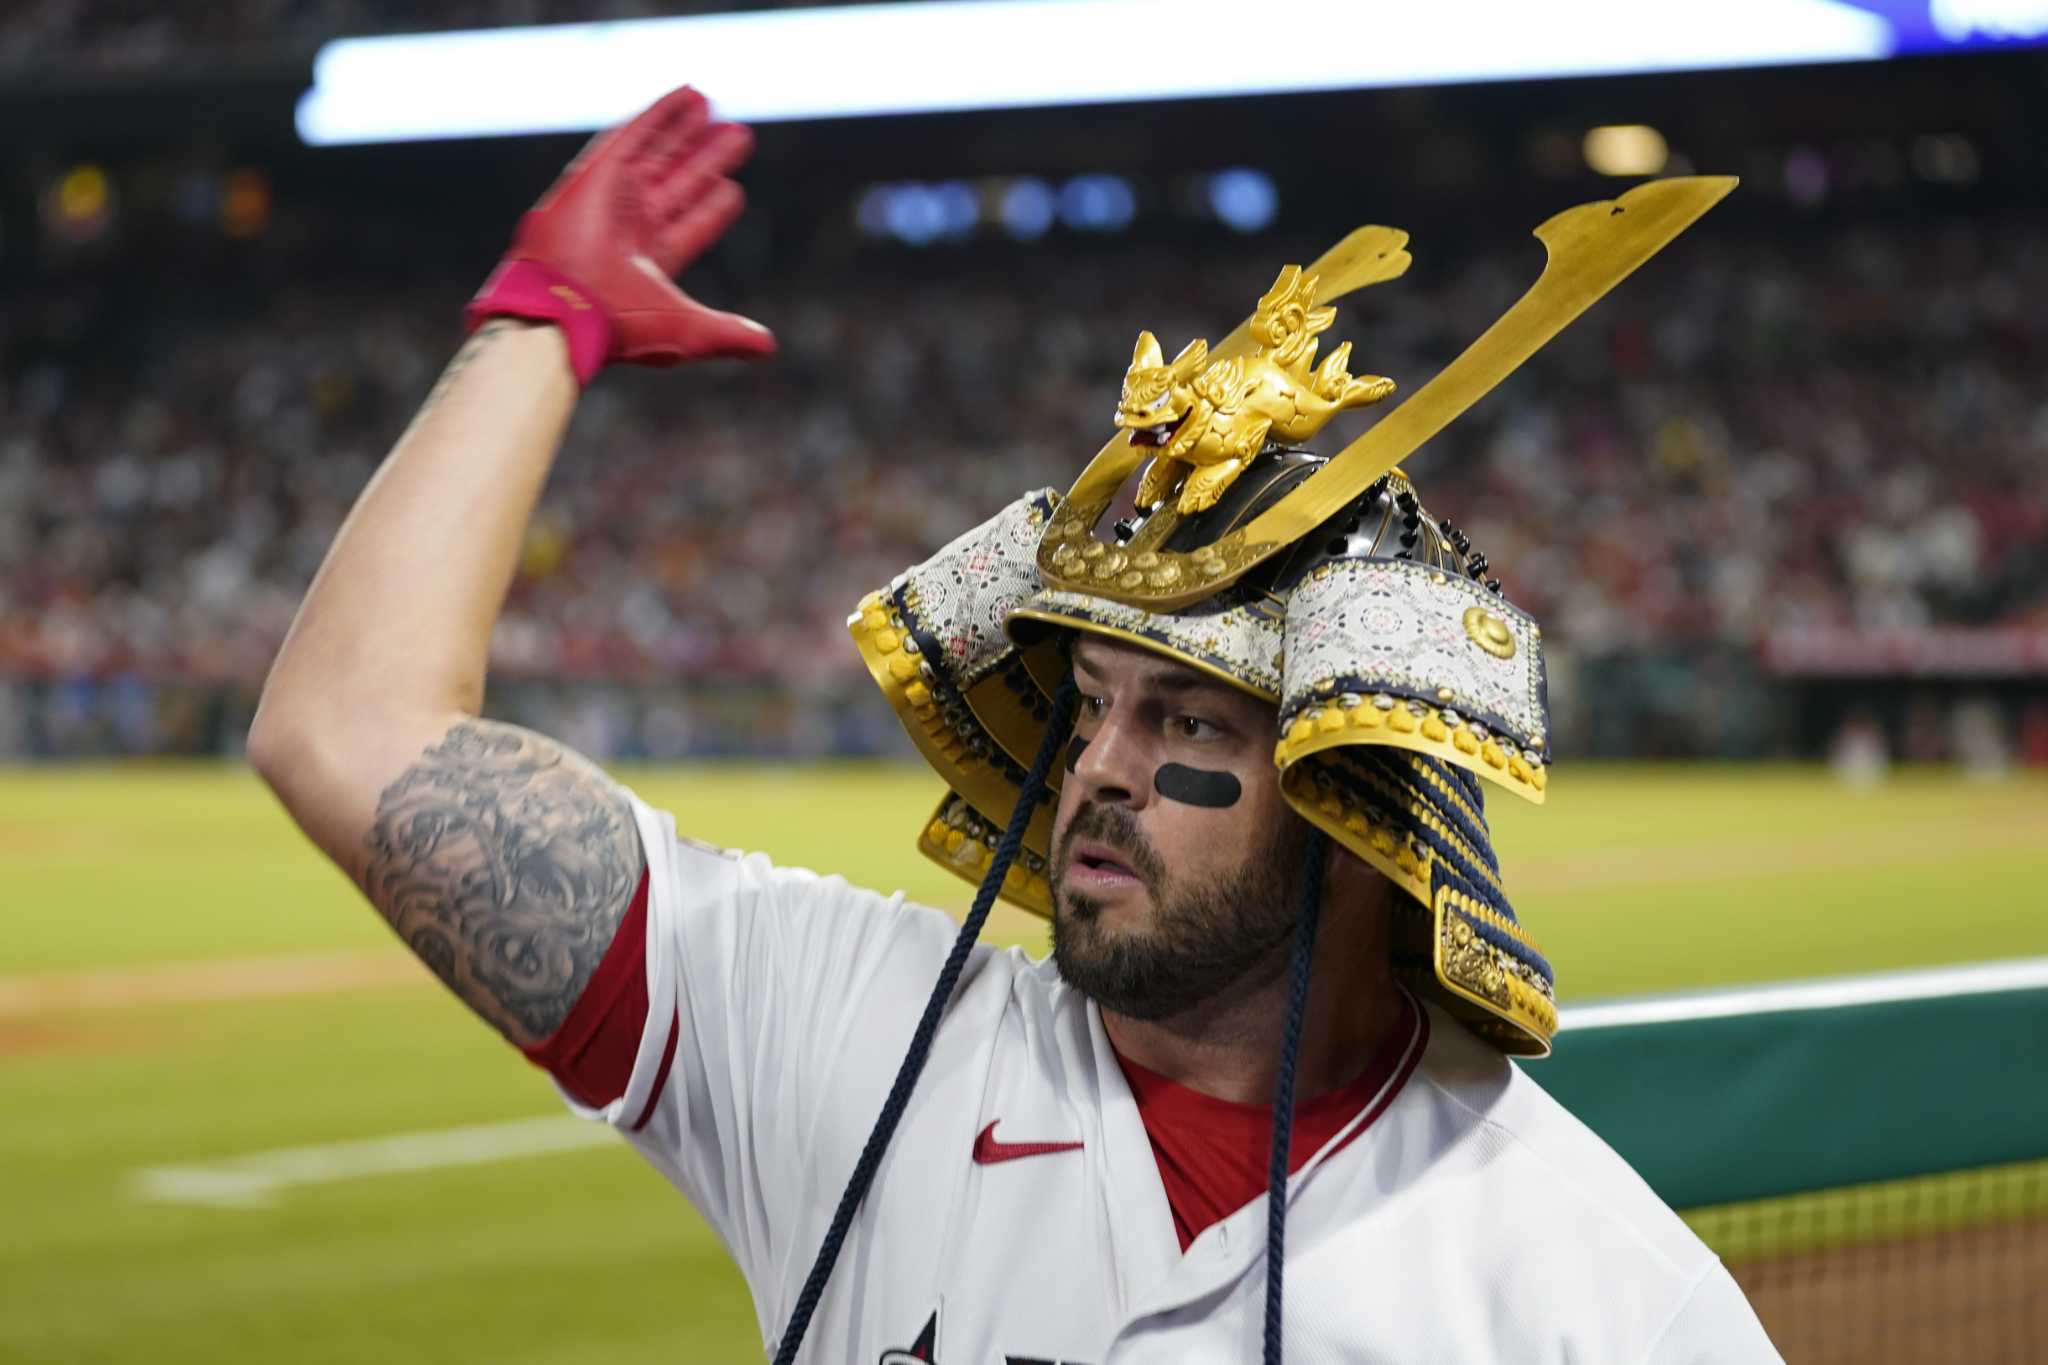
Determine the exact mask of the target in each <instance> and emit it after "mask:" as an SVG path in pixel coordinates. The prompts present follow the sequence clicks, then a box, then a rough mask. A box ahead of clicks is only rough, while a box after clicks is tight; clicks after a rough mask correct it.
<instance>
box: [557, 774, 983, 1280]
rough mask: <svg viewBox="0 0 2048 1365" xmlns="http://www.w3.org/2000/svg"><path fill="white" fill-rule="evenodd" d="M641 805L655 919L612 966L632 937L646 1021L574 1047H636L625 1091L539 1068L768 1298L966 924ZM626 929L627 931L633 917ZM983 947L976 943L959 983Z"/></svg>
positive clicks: (882, 1092)
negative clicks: (680, 826) (668, 1188)
mask: <svg viewBox="0 0 2048 1365" xmlns="http://www.w3.org/2000/svg"><path fill="white" fill-rule="evenodd" d="M633 811H634V817H635V819H636V821H637V823H638V827H639V831H640V838H641V844H642V847H643V848H644V849H645V851H646V854H647V886H646V904H645V910H644V917H643V921H644V923H643V928H642V929H641V930H640V934H639V941H638V944H637V945H635V944H633V943H631V942H628V943H627V945H626V949H625V951H624V952H622V953H616V954H607V959H606V965H607V966H610V965H611V962H612V959H613V957H614V956H617V957H620V958H621V959H622V960H630V958H631V956H632V952H631V950H632V948H633V947H634V946H637V947H638V948H639V950H640V957H641V961H640V970H639V973H638V974H637V975H638V983H637V984H638V985H639V986H640V987H641V988H643V989H644V1005H639V1006H638V1009H639V1011H640V1012H639V1014H638V1017H639V1018H640V1019H641V1020H642V1021H643V1022H642V1023H641V1026H640V1029H639V1032H638V1034H637V1036H636V1037H633V1038H632V1039H631V1040H630V1043H625V1042H621V1041H619V1040H618V1039H617V1038H616V1037H614V1038H613V1040H612V1041H611V1042H609V1043H603V1042H600V1043H599V1044H598V1045H597V1046H596V1047H595V1048H592V1047H590V1046H587V1045H584V1044H580V1043H572V1042H568V1041H564V1042H563V1048H564V1050H565V1051H566V1052H570V1053H574V1052H575V1051H576V1049H577V1048H578V1047H581V1048H582V1052H583V1055H584V1056H585V1057H586V1058H587V1057H588V1056H590V1055H592V1054H593V1053H595V1054H603V1053H604V1052H606V1051H609V1052H611V1053H613V1054H615V1055H624V1054H627V1053H630V1065H629V1066H628V1067H627V1068H626V1073H627V1074H626V1076H625V1079H624V1084H623V1088H622V1089H620V1090H619V1091H618V1092H617V1093H616V1094H615V1095H611V1096H610V1097H609V1098H607V1093H608V1091H609V1090H610V1087H611V1085H613V1084H616V1081H615V1080H614V1081H612V1082H610V1083H608V1084H606V1085H603V1086H600V1087H598V1088H596V1089H592V1088H591V1087H589V1086H588V1085H586V1084H585V1081H584V1078H585V1077H587V1076H589V1075H591V1074H593V1072H592V1071H591V1070H590V1069H589V1068H587V1067H584V1068H565V1067H564V1066H563V1065H561V1064H560V1059H557V1060H556V1061H555V1062H554V1063H544V1064H548V1065H549V1067H550V1070H552V1071H554V1072H555V1074H556V1076H557V1086H558V1088H560V1089H561V1090H562V1093H563V1096H564V1098H565V1100H566V1101H567V1102H568V1103H569V1105H570V1107H571V1109H573V1110H574V1111H576V1112H578V1113H580V1114H582V1115H584V1116H586V1117H589V1118H593V1119H600V1120H602V1121H604V1122H607V1123H610V1124H612V1125H613V1126H614V1127H616V1128H618V1129H619V1130H620V1131H621V1133H622V1134H623V1135H624V1136H625V1137H626V1138H627V1140H628V1141H629V1142H631V1143H632V1144H633V1146H634V1147H635V1148H636V1149H638V1150H639V1152H640V1153H641V1154H642V1156H644V1157H645V1158H646V1159H647V1160H648V1162H649V1163H650V1164H652V1165H653V1166H654V1167H655V1168H656V1169H658V1170H659V1171H660V1172H661V1173H662V1174H663V1175H664V1176H666V1177H667V1178H668V1180H669V1181H670V1182H671V1183H673V1184H674V1185H675V1186H676V1187H677V1188H678V1189H680V1190H681V1191H682V1192H683V1194H684V1195H685V1196H686V1197H687V1198H688V1199H689V1200H690V1202H691V1203H692V1204H694V1205H695V1206H696V1208H697V1209H698V1210H699V1211H700V1212H701V1213H702V1214H703V1215H704V1217H705V1218H706V1220H707V1221H709V1222H710V1224H711V1226H712V1227H713V1229H715V1230H716V1231H717V1232H718V1234H719V1236H720V1238H721V1239H722V1240H723V1241H724V1242H725V1244H726V1246H727V1247H728V1248H729V1249H730V1250H731V1251H732V1253H733V1256H734V1259H735V1260H736V1261H737V1262H738V1263H739V1266H740V1269H741V1271H742V1273H743V1274H745V1275H746V1277H747V1279H748V1282H749V1283H750V1284H753V1285H755V1286H757V1295H756V1297H757V1304H758V1302H759V1299H760V1295H759V1293H758V1287H759V1286H761V1285H762V1284H763V1283H764V1277H765V1281H766V1282H767V1283H775V1282H777V1281H778V1280H779V1278H780V1276H781V1269H782V1261H783V1260H784V1258H786V1257H787V1256H789V1255H790V1254H791V1253H792V1251H793V1250H795V1251H796V1253H797V1254H800V1255H804V1256H808V1255H809V1254H811V1253H812V1252H814V1251H815V1249H816V1248H815V1247H812V1246H805V1247H801V1248H798V1247H797V1244H798V1243H799V1242H802V1241H805V1240H807V1239H810V1238H812V1237H813V1236H814V1235H815V1230H816V1229H818V1228H821V1227H822V1226H823V1222H824V1219H825V1218H826V1217H828V1216H829V1214H830V1212H831V1208H832V1205H833V1203H834V1202H835V1201H836V1199H837V1197H838V1194H839V1189H840V1186H841V1184H842V1183H843V1182H844V1180H845V1179H846V1176H847V1174H848V1173H849V1172H850V1170H851V1169H852V1165H853V1161H854V1158H855V1156H857V1154H858V1152H859V1149H860V1145H861V1143H862V1141H863V1140H864V1139H865V1138H866V1135H867V1131H868V1128H869V1126H870V1125H871V1124H872V1123H873V1121H874V1118H875V1115H876V1113H877V1111H878V1110H879V1109H880V1107H881V1103H882V1100H883V1098H884V1097H885V1096H886V1094H887V1092H888V1087H889V1084H890V1081H891V1080H892V1079H893V1078H894V1076H895V1072H896V1068H897V1065H898V1063H899V1062H900V1061H901V1060H902V1056H903V1052H904V1049H905V1047H906V1046H907V1045H908V1043H909V1040H910V1036H911V1033H912V1031H913V1030H914V1028H915V1026H916V1022H917V1018H918V1016H919V1014H920V1013H921V1012H922V1010H923V1007H924V1003H925V1000H926V997H927V996H929V994H930V992H931V988H932V983H933V981H934V980H935V979H936V977H937V975H938V972H939V969H940V967H941V966H942V965H943V963H944V961H945V958H946V955H947V953H948V951H949V950H950V949H951V947H952V942H953V938H954V934H955V931H956V928H957V926H956V925H955V924H954V922H953V921H952V920H951V919H950V918H948V917H947V916H946V915H944V914H942V913H940V912H938V911H936V910H931V909H928V908H925V907H922V906H917V905H913V904H909V903H907V902H905V900H904V899H903V897H902V895H901V894H900V893H899V894H897V895H894V896H883V895H880V894H877V893H875V892H873V891H867V890H863V889H860V888H857V887H853V886H850V885H848V884H847V883H846V882H845V881H844V880H843V879H841V878H839V877H821V876H818V875H816V874H813V873H810V872H807V871H803V870H801V869H796V868H785V867H778V866H775V865H774V864H772V863H771V862H770V861H769V860H768V859H767V858H765V857H763V856H762V855H760V854H748V855H740V854H737V853H732V852H722V851H720V850H718V849H715V848H712V847H711V846H709V845H706V844H701V843H698V842H696V841H694V840H690V839H683V838H678V837H677V835H676V829H675V821H674V818H673V817H672V816H670V815H668V814H666V813H664V812H658V811H655V810H653V809H652V808H650V807H649V806H647V805H646V804H645V803H644V802H642V801H640V800H639V799H638V798H637V797H635V798H634V800H633ZM628 918H629V919H630V918H631V916H630V914H629V916H628ZM620 934H621V936H622V937H626V938H628V939H630V938H631V936H632V934H633V931H632V929H631V928H630V927H629V926H628V924H627V923H626V922H624V921H622V923H621V928H620ZM615 946H616V945H615ZM988 956H989V951H988V950H987V949H985V948H978V949H976V950H975V954H974V956H973V957H972V958H970V960H969V964H968V970H967V976H966V977H965V978H963V983H964V980H965V979H971V977H972V976H973V974H974V973H975V972H976V971H977V970H978V969H979V967H980V966H981V965H982V964H984V963H985V962H986V961H987V960H988ZM602 975H603V972H602V970H601V972H600V977H602ZM598 979H599V978H594V979H593V980H594V982H596V981H597V980H598ZM634 987H635V983H633V982H631V981H628V982H627V983H626V984H625V985H624V986H623V987H621V986H620V985H619V983H618V982H616V981H614V982H613V984H612V985H611V986H610V987H607V988H606V989H607V990H608V991H611V992H614V993H615V996H616V1001H615V1003H614V1004H613V1005H611V1006H608V1007H605V1008H604V1010H603V1011H602V1012H603V1013H605V1014H606V1015H608V1016H609V1018H610V1022H609V1023H607V1024H606V1025H604V1026H602V1027H600V1028H599V1029H598V1030H597V1033H598V1034H600V1035H602V1034H605V1033H612V1034H614V1035H615V1034H616V1032H617V1030H616V1023H617V1020H618V1019H619V1018H620V1017H622V1016H621V1015H620V1012H619V1010H620V1005H619V1003H617V1002H623V1008H624V1010H625V1014H624V1016H623V1017H626V1018H631V1017H633V1016H634V1010H635V1006H636V1004H637V1002H636V1000H635V997H634V993H633V992H634ZM580 1009H581V1003H580V1002H579V1011H580ZM575 1022H576V1021H575V1020H574V1019H573V1018H572V1020H571V1025H574V1024H575ZM575 1032H576V1030H575V1029H574V1028H572V1027H571V1026H570V1025H565V1027H564V1030H563V1031H562V1033H561V1034H560V1035H557V1039H564V1040H566V1039H568V1038H569V1036H570V1035H572V1034H574V1033H575ZM557 1039H550V1040H549V1042H550V1044H554V1043H556V1042H557ZM579 1092H580V1097H579ZM597 1100H604V1101H605V1102H603V1103H594V1102H593V1101H597ZM820 1209H822V1210H823V1212H822V1214H821V1213H820V1212H819V1210H820Z"/></svg>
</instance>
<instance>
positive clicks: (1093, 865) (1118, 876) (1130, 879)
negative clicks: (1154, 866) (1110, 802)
mask: <svg viewBox="0 0 2048 1365" xmlns="http://www.w3.org/2000/svg"><path fill="white" fill-rule="evenodd" d="M1066 883H1067V885H1069V886H1072V887H1076V888H1078V889H1081V890H1087V891H1095V892H1102V891H1116V890H1123V889H1126V888H1129V887H1133V886H1143V885H1144V884H1145V879H1144V878H1143V877H1142V876H1140V875H1139V874H1138V870H1137V869H1136V868H1135V867H1133V866H1132V865H1131V863H1130V860H1129V859H1128V858H1127V857H1125V856H1124V855H1122V854H1120V853H1118V852H1117V850H1115V849H1113V848H1111V847H1109V846H1108V845H1107V844H1099V843H1096V842H1094V841H1092V840H1088V839H1083V840H1080V841H1078V842H1077V843H1075V845H1074V848H1073V851H1072V853H1070V854H1069V855H1068V860H1067V875H1066Z"/></svg>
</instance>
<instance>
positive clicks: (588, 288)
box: [463, 86, 775, 385]
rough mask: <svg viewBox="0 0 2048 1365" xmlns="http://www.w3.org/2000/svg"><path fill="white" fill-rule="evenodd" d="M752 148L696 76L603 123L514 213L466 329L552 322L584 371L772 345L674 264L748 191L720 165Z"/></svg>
mask: <svg viewBox="0 0 2048 1365" xmlns="http://www.w3.org/2000/svg"><path fill="white" fill-rule="evenodd" d="M753 149H754V135H753V134H752V133H750V132H748V131H747V129H746V128H745V127H743V126H742V125H740V124H737V123H716V122H713V121H712V120H711V117H710V113H709V111H708V109H707V107H706V105H705V103H704V97H703V96H702V95H700V94H698V93H697V92H696V91H695V90H692V89H690V88H689V87H688V86H684V87H683V88H682V89H680V90H674V91H671V92H670V93H668V94H667V95H664V96H663V97H662V98H661V99H660V100H658V101H656V102H655V103H654V104H653V105H652V106H650V107H649V108H648V109H646V110H645V111H644V112H642V113H641V114H640V116H639V117H638V118H635V119H634V120H633V121H632V122H631V123H628V124H626V125H625V126H623V127H620V128H614V129H612V130H610V131H609V132H605V133H600V134H599V135H598V136H597V137H596V138H594V139H593V140H592V141H591V143H590V145H589V146H587V147H585V148H584V149H583V151H582V153H581V154H580V155H578V156H577V158H576V159H575V160H574V161H572V162H570V163H569V167H568V169H567V170H565V171H563V172H562V176H561V179H559V180H557V181H556V182H555V183H554V185H553V186H551V187H550V188H549V190H548V192H547V193H546V194H544V195H542V196H541V198H540V202H539V203H537V204H535V205H534V206H533V207H532V208H531V209H529V210H528V211H527V213H526V216H525V217H523V218H521V219H520V220H519V230H518V231H517V232H516V233H514V234H513V237H512V249H511V250H510V251H508V252H506V253H505V258H504V260H502V261H501V262H499V264H498V268H497V269H496V270H495V271H493V272H492V274H491V277H490V278H489V279H488V280H486V281H484V287H483V288H482V289H481V290H479V291H477V295H476V297H475V298H473V299H471V300H470V302H469V306H468V308H466V309H465V310H464V311H463V316H464V318H465V319H466V320H467V321H468V324H469V330H471V331H475V330H476V328H477V327H479V326H481V325H482V324H483V322H484V320H485V319H487V318H493V317H518V318H533V319H536V320H539V321H543V322H552V323H554V324H555V325H557V326H559V327H560V328H561V329H562V332H563V334H564V335H565V336H566V337H567V338H568V341H569V360H570V363H571V364H572V365H574V366H575V369H576V378H577V379H578V380H579V381H580V382H582V383H584V384H586V385H587V384H588V383H589V382H590V381H591V378H592V377H593V376H595V375H596V373H597V372H598V371H599V370H600V369H602V368H603V367H604V365H605V363H606V362H607V361H612V360H622V361H625V362H627V363H628V364H634V365H678V364H681V363H683V362H684V361H687V360H698V359H702V358H703V357H706V356H721V355H729V356H762V355H768V354H771V353H772V352H773V351H774V350H775V337H774V336H773V334H771V333H770V332H769V330H768V329H767V328H766V327H763V326H762V325H761V324H760V323H758V322H755V321H753V320H752V319H751V318H744V317H741V316H740V315H739V314H737V313H721V312H719V311H717V310H716V309H712V308H706V307H705V306H704V305H703V304H701V303H699V302H697V301H696V300H695V299H693V298H691V297H690V296H689V295H688V294H685V293H684V292H683V291H682V290H680V289H678V288H676V286H675V283H674V281H673V280H672V279H671V278H670V277H671V276H673V275H674V274H675V273H676V272H677V271H679V270H681V269H682V268H683V267H684V266H686V265H688V264H689V263H690V262H691V261H694V260H696V259H697V257H699V256H701V255H703V254H704V252H705V251H706V250H707V249H709V248H710V247H711V245H712V244H713V243H715V242H716V241H717V240H718V239H719V238H720V237H721V236H723V235H724V234H725V230H726V229H727V228H728V227H730V226H732V221H733V219H735V218H737V217H739V213H740V208H741V206H742V205H743V204H744V203H745V202H746V201H745V196H744V195H742V194H741V193H740V187H739V186H738V185H735V184H734V183H733V182H732V181H731V180H729V179H727V178H726V176H727V174H728V172H730V171H732V170H733V169H734V168H735V167H737V166H738V165H739V164H740V163H741V162H743V161H745V160H746V159H747V155H748V153H750V152H752V151H753Z"/></svg>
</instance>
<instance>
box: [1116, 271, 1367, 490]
mask: <svg viewBox="0 0 2048 1365" xmlns="http://www.w3.org/2000/svg"><path fill="white" fill-rule="evenodd" d="M1317 282H1318V280H1317V277H1316V276H1314V275H1310V274H1308V273H1306V272H1304V271H1303V270H1302V268H1301V267H1300V266H1298V265H1290V266H1288V267H1287V268H1286V269H1284V270H1282V271H1281V272H1280V277H1279V278H1278V279H1277V280H1275V281H1274V282H1273V287H1272V288H1271V289H1269V290H1267V291H1266V294H1265V297H1263V298H1261V299H1260V300H1259V305H1258V308H1257V310H1256V311H1255V312H1253V314H1252V318H1251V326H1250V340H1251V341H1252V342H1253V343H1254V349H1253V350H1252V351H1251V353H1250V354H1247V355H1237V356H1232V357H1229V358H1227V359H1221V360H1217V361H1215V362H1213V363H1211V362H1210V361H1209V343H1208V341H1207V340H1205V339H1201V338H1197V339H1196V340H1194V341H1191V342H1189V343H1188V344H1187V346H1186V347H1185V348H1184V349H1183V350H1182V351H1181V353H1180V354H1179V355H1177V356H1175V357H1174V358H1173V360H1172V361H1171V362H1170V363H1169V362H1167V361H1166V360H1165V357H1164V355H1163V353H1162V352H1161V351H1160V349H1159V341H1158V339H1157V338H1156V337H1154V336H1153V335H1152V334H1151V333H1150V332H1140V333H1139V334H1138V346H1137V350H1136V352H1135V353H1134V354H1133V355H1132V357H1131V367H1130V369H1129V370H1128V371H1126V372H1125V374H1124V385H1123V393H1122V395H1121V397H1120V398H1119V400H1118V402H1117V410H1116V424H1117V426H1119V427H1121V428H1123V429H1125V430H1127V431H1129V432H1130V433H1131V436H1130V440H1131V444H1132V445H1134V446H1152V447H1156V448H1158V450H1159V454H1158V455H1157V456H1155V457H1154V458H1153V461H1152V463H1151V465H1150V467H1149V468H1147V469H1146V471H1145V476H1144V478H1143V479H1142V480H1141V481H1140V482H1139V484H1138V493H1137V503H1138V506H1139V507H1140V508H1152V507H1156V506H1158V505H1159V504H1160V503H1162V502H1164V501H1165V500H1166V499H1167V498H1169V497H1171V496H1172V495H1173V492H1174V490H1175V488H1176V487H1178V488H1179V490H1180V501H1179V504H1178V505H1179V510H1180V513H1181V515H1183V516H1191V515H1193V514H1194V513H1196V512H1200V511H1203V510H1205V509H1207V508H1210V507H1213V506H1215V505H1216V500H1217V499H1218V498H1220V497H1221V496H1222V495H1223V491H1224V490H1225V489H1226V488H1228V487H1230V485H1231V483H1232V482H1233V481H1234V480H1235V479H1236V478H1237V476H1238V475H1239V474H1241V473H1242V472H1244V469H1245V466H1247V465H1248V464H1250V463H1251V462H1252V460H1253V459H1254V458H1255V457H1256V456H1257V455H1258V453H1259V452H1260V451H1261V450H1263V449H1265V448H1266V445H1267V443H1268V442H1269V441H1281V442H1289V443H1293V442H1299V441H1305V440H1307V439H1308V438H1309V437H1311V436H1313V435H1315V434H1316V433H1317V432H1318V431H1320V430H1322V428H1323V425H1324V424H1325V423H1327V422H1328V421H1329V420H1330V419H1331V418H1332V417H1335V416H1336V415H1337V414H1338V413H1340V412H1343V411H1344V410H1345V409H1347V408H1358V407H1365V406H1366V405H1368V404H1371V403H1377V402H1379V401H1380V400H1381V399H1382V398H1385V397H1386V396H1387V395H1388V394H1390V393H1392V392H1393V391H1394V381H1393V380H1391V379H1384V378H1381V377H1379V376H1377V375H1359V376H1354V375H1352V374H1351V372H1350V371H1349V369H1347V368H1346V366H1347V364H1348V363H1349V361H1350V359H1351V343H1350V342H1348V341H1347V342H1345V343H1344V344H1343V345H1341V346H1339V347H1338V348H1337V349H1336V350H1334V351H1332V352H1331V353H1330V354H1329V356H1328V357H1327V358H1325V359H1324V361H1323V363H1322V364H1321V365H1316V363H1315V358H1316V347H1317V345H1318V344H1319V343H1318V342H1317V340H1316V338H1317V336H1319V335H1320V334H1321V333H1323V332H1325V331H1328V330H1329V328H1330V324H1331V323H1333V322H1335V321H1336V319H1337V310H1336V309H1334V308H1328V307H1323V308H1319V307H1317V306H1316V285H1317ZM1312 367H1313V368H1312Z"/></svg>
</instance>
